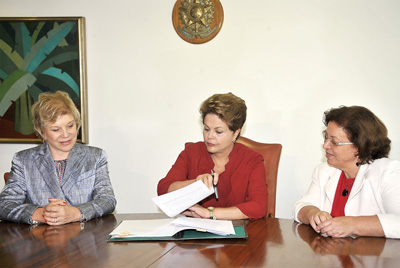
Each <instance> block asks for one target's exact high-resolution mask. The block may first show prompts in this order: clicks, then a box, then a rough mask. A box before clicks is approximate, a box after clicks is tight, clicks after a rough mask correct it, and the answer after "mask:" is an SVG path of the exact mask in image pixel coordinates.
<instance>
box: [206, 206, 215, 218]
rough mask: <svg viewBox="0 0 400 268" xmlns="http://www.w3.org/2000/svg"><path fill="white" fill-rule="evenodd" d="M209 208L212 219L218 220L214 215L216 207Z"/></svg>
mask: <svg viewBox="0 0 400 268" xmlns="http://www.w3.org/2000/svg"><path fill="white" fill-rule="evenodd" d="M207 209H208V212H209V213H210V219H212V220H216V219H217V217H216V216H215V215H214V209H215V208H214V207H208V208H207Z"/></svg>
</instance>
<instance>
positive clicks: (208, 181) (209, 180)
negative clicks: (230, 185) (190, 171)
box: [194, 173, 218, 189]
mask: <svg viewBox="0 0 400 268" xmlns="http://www.w3.org/2000/svg"><path fill="white" fill-rule="evenodd" d="M213 176H214V178H213ZM196 181H202V182H203V183H204V184H205V185H206V186H207V188H208V189H211V188H212V187H213V185H217V184H218V173H214V175H211V174H201V175H199V176H197V178H196V179H195V180H194V182H196Z"/></svg>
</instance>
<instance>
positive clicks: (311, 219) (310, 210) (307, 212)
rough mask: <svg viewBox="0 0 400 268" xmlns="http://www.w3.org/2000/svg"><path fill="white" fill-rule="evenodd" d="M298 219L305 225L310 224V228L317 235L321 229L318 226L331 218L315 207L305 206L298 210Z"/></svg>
mask: <svg viewBox="0 0 400 268" xmlns="http://www.w3.org/2000/svg"><path fill="white" fill-rule="evenodd" d="M298 219H299V220H300V221H301V222H303V223H305V224H310V225H311V227H312V228H313V229H314V230H315V231H316V232H318V233H319V232H320V231H321V230H320V229H321V228H320V227H319V226H318V225H320V224H321V223H322V222H324V221H326V220H329V219H332V216H331V214H329V213H328V212H326V211H322V210H320V209H319V208H317V207H314V206H305V207H303V208H302V209H300V211H299V214H298Z"/></svg>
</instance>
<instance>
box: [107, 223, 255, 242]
mask: <svg viewBox="0 0 400 268" xmlns="http://www.w3.org/2000/svg"><path fill="white" fill-rule="evenodd" d="M236 224H239V225H236ZM233 228H234V229H235V234H234V235H217V234H213V233H209V232H201V231H196V230H192V229H189V230H184V231H180V232H178V233H176V234H175V235H173V236H163V237H110V238H109V239H108V240H107V242H128V241H136V242H139V241H182V240H198V239H229V238H237V239H247V237H248V235H247V230H246V226H245V225H244V221H241V223H237V221H235V222H234V226H233Z"/></svg>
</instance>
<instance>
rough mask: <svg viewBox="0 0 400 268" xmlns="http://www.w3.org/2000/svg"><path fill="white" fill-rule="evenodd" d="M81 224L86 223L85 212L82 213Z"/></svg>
mask: <svg viewBox="0 0 400 268" xmlns="http://www.w3.org/2000/svg"><path fill="white" fill-rule="evenodd" d="M79 222H86V218H85V215H84V214H83V212H81V219H80V220H79Z"/></svg>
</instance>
